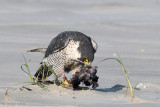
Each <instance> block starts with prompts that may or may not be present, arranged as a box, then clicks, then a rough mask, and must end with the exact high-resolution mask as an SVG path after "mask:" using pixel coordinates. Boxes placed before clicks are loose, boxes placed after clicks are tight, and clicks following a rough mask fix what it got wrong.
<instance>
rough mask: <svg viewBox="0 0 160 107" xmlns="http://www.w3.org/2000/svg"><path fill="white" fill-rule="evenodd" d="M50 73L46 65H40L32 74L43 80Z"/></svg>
mask: <svg viewBox="0 0 160 107" xmlns="http://www.w3.org/2000/svg"><path fill="white" fill-rule="evenodd" d="M51 74H52V72H51V71H50V70H49V68H48V67H47V66H46V65H41V66H40V67H39V69H38V71H37V72H36V74H35V75H34V76H35V77H36V78H37V79H38V80H43V79H46V78H47V77H49V76H50V75H51Z"/></svg>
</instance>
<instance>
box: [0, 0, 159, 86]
mask: <svg viewBox="0 0 160 107" xmlns="http://www.w3.org/2000/svg"><path fill="white" fill-rule="evenodd" d="M63 31H80V32H82V33H84V34H86V35H88V36H90V37H91V38H93V39H94V40H95V41H96V42H97V44H98V46H99V48H98V51H97V53H96V54H95V60H94V62H93V66H94V65H97V66H98V67H99V70H98V75H99V77H100V79H99V84H100V88H105V87H112V86H114V85H115V84H124V85H126V80H125V78H124V74H123V72H122V71H121V67H120V65H119V64H118V63H117V62H116V61H106V62H102V63H98V61H100V60H102V59H104V58H108V57H114V56H113V54H114V53H119V55H120V56H121V58H122V60H123V63H124V65H125V67H126V69H127V71H128V74H129V76H130V79H131V83H132V84H133V86H135V85H136V84H137V83H140V82H153V83H159V81H160V79H159V77H160V72H159V70H160V42H159V41H160V0H0V73H1V74H0V86H5V85H10V84H12V83H19V82H26V81H29V76H27V75H25V73H24V72H23V71H22V70H21V68H20V66H21V65H22V64H24V59H23V54H24V55H25V57H26V58H27V60H28V62H29V65H30V69H31V73H32V74H34V73H35V72H36V70H37V69H38V67H39V63H40V62H41V61H42V59H43V54H41V53H26V50H28V49H33V48H41V47H47V46H48V44H49V42H50V41H51V40H52V39H53V38H54V37H55V36H57V35H58V34H59V33H60V32H63Z"/></svg>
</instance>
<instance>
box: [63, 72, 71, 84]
mask: <svg viewBox="0 0 160 107" xmlns="http://www.w3.org/2000/svg"><path fill="white" fill-rule="evenodd" d="M63 79H64V82H62V84H63V85H67V86H72V84H70V83H69V82H68V80H67V78H66V76H65V74H63Z"/></svg>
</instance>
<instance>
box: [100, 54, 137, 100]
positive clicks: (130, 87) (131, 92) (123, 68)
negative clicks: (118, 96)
mask: <svg viewBox="0 0 160 107" xmlns="http://www.w3.org/2000/svg"><path fill="white" fill-rule="evenodd" d="M119 58H120V56H119ZM105 60H116V61H117V62H119V64H120V65H121V67H122V71H123V72H124V74H125V76H126V79H127V82H128V85H129V91H130V95H131V102H133V99H134V92H133V88H132V85H131V83H130V80H129V77H128V75H127V72H126V69H125V67H124V65H123V63H122V61H121V60H119V59H117V58H106V59H104V60H102V61H100V62H103V61H105Z"/></svg>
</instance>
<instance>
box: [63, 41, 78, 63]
mask: <svg viewBox="0 0 160 107" xmlns="http://www.w3.org/2000/svg"><path fill="white" fill-rule="evenodd" d="M79 46H80V42H78V41H73V40H70V41H69V43H68V45H67V46H66V48H65V51H66V58H67V59H68V60H69V59H74V60H76V59H77V58H80V57H81V53H80V52H79V51H78V47H79Z"/></svg>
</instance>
